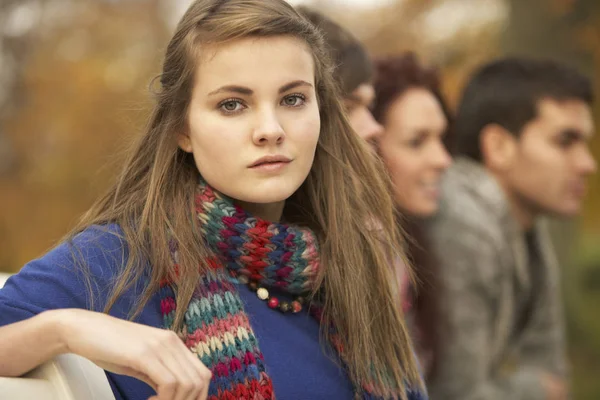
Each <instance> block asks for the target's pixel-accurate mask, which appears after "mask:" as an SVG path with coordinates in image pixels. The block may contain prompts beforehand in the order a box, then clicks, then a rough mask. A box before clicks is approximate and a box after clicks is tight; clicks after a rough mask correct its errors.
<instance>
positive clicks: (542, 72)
mask: <svg viewBox="0 0 600 400" xmlns="http://www.w3.org/2000/svg"><path fill="white" fill-rule="evenodd" d="M592 101H593V96H592V89H591V84H590V82H589V81H588V79H587V78H585V77H584V76H582V75H580V74H579V73H578V72H577V71H574V70H572V69H571V68H568V67H566V66H564V65H562V64H559V63H555V62H551V61H537V60H529V59H518V58H510V59H503V60H499V61H495V62H492V63H490V64H487V65H485V66H484V67H482V68H481V69H480V70H479V71H477V72H476V73H475V75H474V76H473V77H472V79H471V81H470V82H469V84H468V85H467V87H466V89H465V91H464V93H463V97H462V100H461V102H460V105H459V108H458V112H457V115H456V120H455V124H454V128H455V131H454V135H455V136H454V138H453V141H454V146H455V148H454V154H455V155H456V158H455V163H454V164H453V165H452V166H451V167H450V169H449V170H448V172H447V174H446V176H445V181H444V183H443V187H442V192H443V197H442V198H443V200H442V205H441V208H440V212H439V213H438V215H437V216H436V217H435V218H434V219H433V220H432V221H431V226H430V228H431V231H430V233H431V238H432V241H433V246H434V248H435V250H436V254H438V255H439V261H440V266H439V268H438V269H437V270H438V271H439V272H440V284H441V287H442V290H441V293H440V296H441V301H440V306H441V312H440V315H441V320H440V321H439V325H438V326H439V328H438V329H439V332H440V333H439V334H440V335H442V338H443V343H442V344H441V345H440V348H439V356H438V359H437V369H436V371H434V373H433V378H432V380H431V381H430V385H429V387H430V391H431V395H432V396H431V397H432V399H434V400H435V399H444V400H453V399H460V400H465V399H471V400H475V399H478V400H479V399H481V400H496V399H498V400H499V399H511V400H521V399H522V400H538V399H540V400H542V399H543V400H554V399H556V400H561V399H566V398H567V397H568V388H567V387H568V385H567V378H566V372H567V371H566V360H565V354H564V327H563V321H562V309H561V298H560V294H559V292H560V290H559V286H560V284H559V283H560V279H559V276H558V275H559V271H558V267H557V264H556V260H555V256H554V253H553V249H552V247H551V244H550V241H549V238H548V234H547V232H546V229H545V227H544V224H543V221H542V219H543V218H542V217H544V216H566V217H570V216H575V215H577V213H578V212H579V211H580V208H581V202H582V199H583V197H584V194H585V191H586V183H585V182H586V178H587V177H588V176H589V175H591V174H593V173H594V172H595V171H596V162H595V160H594V159H593V158H592V155H591V153H590V151H589V148H588V141H589V140H590V138H591V137H592V135H593V134H594V124H593V120H592V113H591V104H592Z"/></svg>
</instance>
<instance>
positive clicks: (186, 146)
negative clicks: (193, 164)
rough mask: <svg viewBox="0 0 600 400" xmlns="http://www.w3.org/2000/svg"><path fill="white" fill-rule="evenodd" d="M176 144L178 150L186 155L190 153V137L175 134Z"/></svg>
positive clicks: (185, 134) (183, 134)
mask: <svg viewBox="0 0 600 400" xmlns="http://www.w3.org/2000/svg"><path fill="white" fill-rule="evenodd" d="M177 144H178V145H179V148H180V149H181V150H183V151H185V152H186V153H191V152H192V141H191V139H190V135H188V134H187V133H179V134H177Z"/></svg>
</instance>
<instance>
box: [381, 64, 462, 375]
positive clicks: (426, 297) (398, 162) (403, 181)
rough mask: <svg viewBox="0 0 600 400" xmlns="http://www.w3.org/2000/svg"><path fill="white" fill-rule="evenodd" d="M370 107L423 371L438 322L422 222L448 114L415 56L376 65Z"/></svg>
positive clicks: (441, 163)
mask: <svg viewBox="0 0 600 400" xmlns="http://www.w3.org/2000/svg"><path fill="white" fill-rule="evenodd" d="M376 76H377V79H376V81H375V92H376V102H375V107H374V108H373V114H374V116H375V118H376V119H377V120H378V121H379V122H380V123H381V124H383V126H384V132H383V134H382V135H381V137H380V138H379V139H378V151H379V153H380V155H381V157H382V159H383V161H384V162H385V164H386V166H387V169H388V171H389V174H390V176H391V179H392V181H393V184H394V193H395V199H396V204H397V206H398V208H399V209H400V211H401V214H402V215H403V216H405V217H406V218H405V219H404V220H403V221H401V224H402V226H403V227H404V229H405V230H406V231H407V233H408V235H409V236H410V237H411V238H412V240H410V241H409V246H408V250H409V257H410V258H411V262H412V264H413V265H414V266H415V274H416V278H417V281H418V283H419V286H418V289H417V290H415V291H411V290H410V288H409V287H408V286H407V282H408V280H406V279H404V280H403V282H402V286H403V287H404V288H403V290H402V292H403V293H412V295H410V296H406V297H405V299H406V298H408V299H409V300H408V301H409V302H410V303H411V304H406V309H405V311H408V308H409V307H410V313H409V314H410V315H411V317H412V318H411V320H413V321H414V329H411V331H412V333H413V335H414V339H416V343H417V350H418V353H419V355H420V356H421V358H422V363H423V367H424V370H425V371H426V372H427V373H428V374H429V373H431V372H432V371H433V369H434V366H435V349H436V348H437V346H439V345H440V343H439V340H438V339H439V338H438V337H437V336H436V335H437V334H438V333H439V328H437V327H436V326H435V324H436V321H437V316H436V310H437V306H436V303H435V300H436V290H438V289H439V288H436V286H435V282H436V280H435V277H436V274H435V256H434V255H433V254H432V252H431V249H430V248H429V246H428V244H427V237H426V235H425V233H424V229H423V226H422V220H423V219H424V218H426V217H430V216H432V215H433V214H435V212H436V211H437V209H438V206H439V200H440V199H439V194H440V180H441V178H442V175H443V173H444V171H445V170H446V169H447V168H448V166H449V165H450V162H451V158H450V155H449V154H448V152H447V150H446V148H447V146H446V143H445V142H446V141H448V139H449V135H447V134H446V132H447V131H448V124H449V121H450V113H449V111H448V108H447V106H446V102H445V101H444V98H443V96H442V94H441V91H440V84H439V76H438V74H437V71H435V70H434V69H431V68H427V67H424V66H423V65H421V64H420V63H419V61H418V59H417V57H416V56H415V55H414V54H413V53H406V54H403V55H400V56H392V57H387V58H383V59H380V60H377V61H376Z"/></svg>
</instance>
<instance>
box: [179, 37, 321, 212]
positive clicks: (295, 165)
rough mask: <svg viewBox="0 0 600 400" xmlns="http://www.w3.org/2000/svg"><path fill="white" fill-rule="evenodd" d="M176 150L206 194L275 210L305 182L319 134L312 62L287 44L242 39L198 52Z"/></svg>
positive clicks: (299, 46) (298, 45)
mask: <svg viewBox="0 0 600 400" xmlns="http://www.w3.org/2000/svg"><path fill="white" fill-rule="evenodd" d="M188 118H189V121H188V122H189V123H188V125H189V131H188V132H186V133H183V134H181V135H179V146H180V147H181V149H183V150H184V151H186V152H189V153H193V155H194V160H195V162H196V166H197V168H198V170H199V172H200V174H201V175H202V177H203V178H204V179H205V180H206V181H207V183H208V184H210V185H211V186H212V187H214V188H215V189H217V190H218V191H220V192H221V193H224V194H226V195H227V196H230V197H232V198H233V199H235V200H238V201H239V202H243V203H252V204H261V205H265V204H277V203H282V202H283V201H284V200H285V199H287V198H288V197H290V196H291V195H292V194H293V193H294V192H295V191H296V190H297V189H298V188H299V187H300V185H301V184H302V183H303V182H304V180H305V179H306V177H307V175H308V173H309V171H310V169H311V166H312V163H313V159H314V156H315V151H316V147H317V141H318V139H319V132H320V126H321V125H320V124H321V121H320V116H319V107H318V104H317V97H316V92H315V83H314V63H313V58H312V55H311V53H310V51H309V49H308V47H307V45H306V44H304V42H302V41H300V40H299V39H295V38H292V37H286V36H281V37H272V38H245V39H240V40H237V41H233V42H230V43H225V44H219V45H213V46H209V47H208V48H206V49H204V50H203V52H202V60H201V62H200V63H199V66H198V69H197V71H196V75H195V86H194V88H193V93H192V99H191V103H190V109H189V114H188Z"/></svg>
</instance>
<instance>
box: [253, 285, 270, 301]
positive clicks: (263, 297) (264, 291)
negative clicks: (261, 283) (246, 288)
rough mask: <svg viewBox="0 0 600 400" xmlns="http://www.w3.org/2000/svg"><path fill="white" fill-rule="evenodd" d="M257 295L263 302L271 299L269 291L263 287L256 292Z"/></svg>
mask: <svg viewBox="0 0 600 400" xmlns="http://www.w3.org/2000/svg"><path fill="white" fill-rule="evenodd" d="M256 295H257V296H258V298H259V299H261V300H266V299H268V298H269V291H268V290H267V289H265V288H263V287H261V288H258V290H257V291H256Z"/></svg>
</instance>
